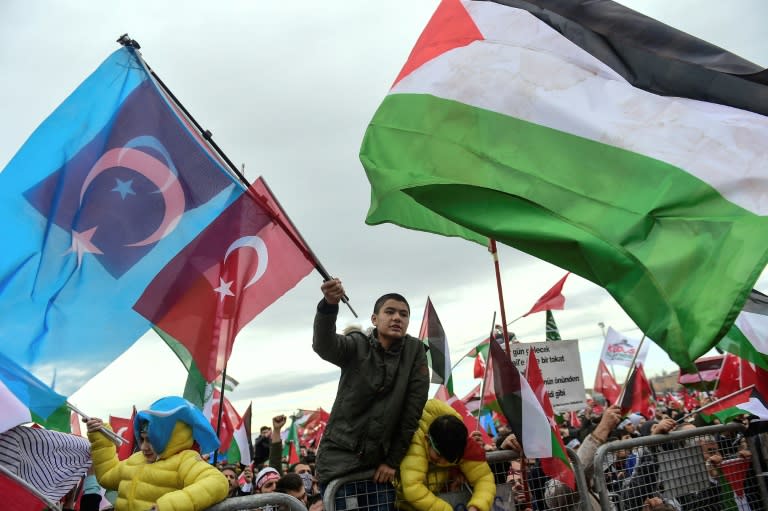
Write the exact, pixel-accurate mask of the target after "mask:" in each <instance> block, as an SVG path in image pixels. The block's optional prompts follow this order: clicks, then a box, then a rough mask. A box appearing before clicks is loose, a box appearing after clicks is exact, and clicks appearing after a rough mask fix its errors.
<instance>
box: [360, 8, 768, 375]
mask: <svg viewBox="0 0 768 511" xmlns="http://www.w3.org/2000/svg"><path fill="white" fill-rule="evenodd" d="M512 5H514V6H515V7H513V6H512ZM762 71H763V69H762V68H760V67H759V66H756V65H754V64H752V63H750V62H747V61H745V60H743V59H741V58H739V57H737V56H735V55H732V54H730V53H728V52H726V51H724V50H722V49H720V48H717V47H715V46H713V45H711V44H709V43H706V42H704V41H701V40H699V39H696V38H694V37H692V36H690V35H688V34H685V33H682V32H680V31H677V30H675V29H673V28H671V27H668V26H666V25H664V24H662V23H660V22H658V21H656V20H653V19H650V18H648V17H646V16H644V15H641V14H639V13H637V12H635V11H632V10H631V9H628V8H626V7H624V6H622V5H620V4H618V3H616V2H612V1H607V0H603V1H597V2H596V1H593V0H573V1H568V2H564V1H557V0H529V1H526V2H516V1H514V2H513V1H512V0H497V1H473V0H443V1H442V2H440V4H439V6H438V8H437V10H436V12H435V14H434V15H433V16H432V18H431V20H430V21H429V23H428V25H427V27H426V28H425V30H424V32H423V33H422V34H421V36H420V38H419V40H418V41H417V42H416V45H415V47H414V49H413V51H412V52H411V54H410V56H409V58H408V60H407V62H406V63H405V65H404V67H403V69H402V71H401V72H400V74H399V75H398V76H397V78H396V79H395V82H394V84H393V85H392V88H391V89H390V91H389V94H388V95H387V96H386V98H385V99H384V101H383V102H382V104H381V106H380V107H379V109H378V110H377V112H376V113H375V115H374V117H373V119H372V120H371V122H370V124H369V126H368V128H367V130H366V133H365V136H364V139H363V141H362V146H361V149H360V159H361V162H362V164H363V167H364V168H365V171H366V174H367V177H368V180H369V181H370V184H371V204H370V208H369V210H368V214H367V217H366V222H367V223H368V224H372V225H374V224H380V223H384V222H390V223H394V224H396V225H400V226H402V227H406V228H410V229H418V230H423V231H428V232H434V233H438V234H441V235H446V236H459V237H463V238H465V239H468V240H472V241H475V242H477V243H480V244H482V245H486V244H487V240H488V239H489V238H491V239H494V240H496V241H498V242H500V243H504V244H507V245H510V246H513V247H515V248H517V249H519V250H522V251H524V252H528V253H530V254H532V255H534V256H535V257H537V258H539V259H543V260H545V261H547V262H549V263H552V264H555V265H557V266H559V267H560V268H564V269H567V270H569V271H571V272H573V273H576V274H578V275H580V276H582V277H584V278H586V279H587V280H590V281H592V282H594V283H596V284H598V285H600V286H602V287H603V288H605V289H606V290H607V291H608V292H609V293H610V294H611V295H612V296H613V297H614V298H615V299H616V301H617V302H618V303H619V304H620V305H621V307H622V308H623V309H624V310H625V311H626V312H627V314H628V315H629V316H630V317H631V318H632V320H633V321H634V323H635V324H637V325H638V327H640V329H641V330H642V331H643V332H645V333H646V334H647V335H648V336H649V337H650V338H651V339H653V340H654V341H655V342H656V343H657V344H658V345H659V346H660V347H661V348H662V349H664V351H666V352H667V353H668V354H669V356H670V358H671V359H672V360H673V361H675V362H676V363H677V364H678V365H680V366H683V367H686V368H692V366H693V361H694V360H695V359H696V358H697V357H699V356H701V355H703V354H704V353H706V352H707V351H709V349H710V348H712V347H713V346H714V345H715V344H717V342H718V341H719V339H720V338H722V337H723V335H725V333H726V332H727V331H728V329H729V328H730V326H731V325H732V324H733V321H734V320H735V319H736V316H737V314H738V312H739V311H740V310H741V306H742V305H743V303H744V301H745V300H746V298H747V296H748V294H749V292H750V290H751V288H752V287H753V285H754V283H755V281H756V280H757V278H758V277H759V275H760V273H761V272H762V271H763V269H764V268H765V266H766V263H767V262H768V246H767V245H766V240H765V236H764V235H763V233H765V232H766V231H767V230H768V202H766V201H765V200H764V190H765V189H766V185H767V183H766V175H765V169H764V162H765V161H766V158H768V146H767V145H766V144H765V143H764V141H765V140H766V139H768V117H767V115H768V107H767V106H766V105H768V99H767V98H768V82H766V79H765V73H764V72H762ZM761 72H762V73H761ZM660 183H663V185H662V186H659V184H660ZM681 275H685V278H684V279H683V278H680V276H681ZM712 282H717V285H716V286H713V285H712Z"/></svg>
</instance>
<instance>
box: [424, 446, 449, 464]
mask: <svg viewBox="0 0 768 511" xmlns="http://www.w3.org/2000/svg"><path fill="white" fill-rule="evenodd" d="M427 456H428V457H429V461H430V462H431V463H434V464H435V465H447V464H449V462H448V460H446V459H445V458H443V457H442V456H440V454H438V453H437V451H436V450H434V449H433V448H432V447H428V452H427Z"/></svg>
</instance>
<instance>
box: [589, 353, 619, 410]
mask: <svg viewBox="0 0 768 511" xmlns="http://www.w3.org/2000/svg"><path fill="white" fill-rule="evenodd" d="M594 390H595V392H599V393H601V394H602V395H604V396H605V399H606V401H608V403H609V404H616V400H617V399H619V394H620V393H621V387H619V385H618V384H617V383H616V380H614V379H613V375H612V374H611V372H610V371H609V370H608V366H606V365H605V362H604V361H603V360H602V359H600V363H599V364H598V365H597V374H596V375H595V385H594Z"/></svg>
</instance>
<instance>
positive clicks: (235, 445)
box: [227, 403, 253, 465]
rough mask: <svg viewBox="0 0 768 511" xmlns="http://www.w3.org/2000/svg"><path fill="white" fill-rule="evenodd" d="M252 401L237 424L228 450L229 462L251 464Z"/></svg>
mask: <svg viewBox="0 0 768 511" xmlns="http://www.w3.org/2000/svg"><path fill="white" fill-rule="evenodd" d="M252 406H253V404H252V403H249V404H248V408H246V409H245V413H243V416H242V417H241V418H240V422H239V423H238V424H237V426H235V433H234V435H233V436H232V443H231V444H230V446H229V450H228V451H227V461H228V462H229V463H233V464H237V463H241V464H243V465H250V464H251V451H252V450H253V446H252V445H251V407H252Z"/></svg>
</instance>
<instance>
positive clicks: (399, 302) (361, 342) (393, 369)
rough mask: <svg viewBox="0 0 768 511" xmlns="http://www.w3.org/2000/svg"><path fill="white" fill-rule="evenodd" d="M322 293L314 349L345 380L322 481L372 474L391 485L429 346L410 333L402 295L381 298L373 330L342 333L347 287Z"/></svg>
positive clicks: (423, 387)
mask: <svg viewBox="0 0 768 511" xmlns="http://www.w3.org/2000/svg"><path fill="white" fill-rule="evenodd" d="M320 290H321V291H322V292H323V300H321V301H320V303H319V304H318V306H317V313H316V315H315V323H314V336H313V339H312V347H313V349H314V350H315V352H316V353H317V354H318V355H320V357H322V358H323V359H324V360H327V361H328V362H331V363H332V364H335V365H337V366H339V367H340V368H341V379H340V381H339V388H338V392H337V397H336V401H335V402H334V403H333V409H332V410H331V415H330V419H329V420H328V425H327V427H326V430H325V435H324V436H323V441H322V443H321V444H320V449H319V452H318V454H317V465H316V470H317V478H318V480H319V482H320V483H321V485H326V484H328V483H329V482H330V481H332V480H333V479H336V478H338V477H341V476H343V475H345V474H348V473H351V472H356V471H362V470H368V469H374V470H375V473H374V476H373V481H374V482H375V483H388V482H391V481H392V480H393V478H394V475H395V469H396V467H398V466H399V465H400V462H401V461H402V459H403V457H404V456H405V453H406V451H407V450H408V446H409V444H410V441H411V437H412V436H413V433H414V431H416V428H417V426H418V421H419V418H420V417H421V412H422V409H423V408H424V404H425V403H426V401H427V393H428V391H429V367H428V366H427V357H426V353H425V349H424V344H423V343H422V342H421V341H420V340H418V339H416V338H414V337H411V336H409V335H408V334H406V331H407V330H408V323H409V320H410V312H411V309H410V306H409V305H408V302H407V301H406V300H405V298H404V297H402V296H401V295H399V294H396V293H389V294H386V295H383V296H382V297H380V298H379V299H378V300H377V301H376V303H375V305H374V308H373V314H372V315H371V323H373V326H374V330H373V332H371V333H370V334H369V335H367V336H366V335H364V334H362V333H360V332H351V333H350V334H349V335H339V334H337V333H336V315H337V314H338V310H339V305H338V304H339V301H341V299H342V297H344V295H345V293H344V287H343V286H342V284H341V281H340V280H339V279H331V280H328V281H326V282H324V283H323V285H322V286H321V287H320ZM387 488H389V490H391V487H387ZM337 495H338V494H337Z"/></svg>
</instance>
